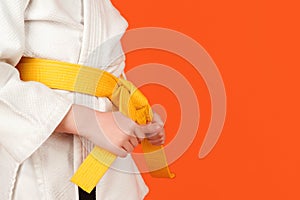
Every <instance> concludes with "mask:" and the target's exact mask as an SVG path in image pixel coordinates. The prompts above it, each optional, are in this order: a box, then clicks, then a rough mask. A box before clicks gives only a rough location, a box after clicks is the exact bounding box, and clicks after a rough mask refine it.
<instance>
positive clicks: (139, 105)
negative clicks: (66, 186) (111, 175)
mask: <svg viewBox="0 0 300 200" xmlns="http://www.w3.org/2000/svg"><path fill="white" fill-rule="evenodd" d="M17 69H18V70H19V72H20V77H21V79H22V80H23V81H37V82H41V83H43V84H45V85H46V86H48V87H50V88H53V89H61V90H68V91H73V92H79V93H84V94H89V95H93V96H97V97H107V98H109V99H110V101H111V102H112V103H113V104H114V105H115V106H116V107H118V109H119V111H120V112H121V113H123V114H124V115H125V116H127V117H129V118H131V119H132V120H133V121H135V122H136V123H138V124H146V123H148V122H151V121H152V110H151V107H150V105H149V103H148V100H147V99H146V97H145V96H144V95H143V94H142V93H141V92H140V91H139V90H138V89H137V88H136V87H135V86H134V85H133V84H132V83H131V82H129V81H127V80H124V79H121V78H117V77H115V76H113V75H112V74H110V73H108V72H106V71H103V70H100V69H97V68H92V67H87V66H82V65H78V64H71V63H66V62H60V61H53V60H46V59H38V58H27V57H23V58H22V59H21V61H20V62H19V64H18V65H17ZM142 149H143V152H144V156H145V160H146V164H147V167H148V169H149V171H150V174H151V175H152V176H154V177H163V178H173V177H174V174H173V173H171V172H170V170H169V167H168V164H167V161H166V156H165V153H164V149H163V146H154V145H152V144H151V143H150V142H148V140H147V139H144V140H143V141H142ZM115 159H116V155H114V154H112V153H110V152H108V151H106V150H104V149H101V148H100V147H95V148H94V149H93V150H92V151H91V153H90V154H89V155H88V156H87V158H86V159H85V160H84V162H83V163H82V164H81V165H80V167H79V169H78V170H77V172H76V173H75V174H74V175H73V177H72V179H71V181H72V182H73V183H75V184H76V185H78V186H79V187H81V188H82V189H83V190H85V191H86V192H91V191H92V190H93V188H94V187H95V186H96V185H97V183H98V182H99V181H100V179H101V178H102V176H103V175H104V174H105V172H106V171H107V170H108V168H109V167H110V165H111V164H112V163H113V162H114V160H115Z"/></svg>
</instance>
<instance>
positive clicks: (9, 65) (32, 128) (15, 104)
mask: <svg viewBox="0 0 300 200" xmlns="http://www.w3.org/2000/svg"><path fill="white" fill-rule="evenodd" d="M28 1H29V0H1V2H0V146H2V147H3V148H5V149H6V151H7V152H8V153H9V154H10V155H11V156H12V157H13V158H14V159H15V160H16V161H17V162H19V163H21V162H23V161H24V160H25V159H27V158H28V157H29V156H30V155H31V154H32V153H33V152H34V151H35V150H36V149H37V148H38V147H39V146H41V144H42V143H43V142H44V141H45V140H46V139H47V138H48V137H49V136H50V135H51V133H52V132H53V131H54V130H55V128H56V127H57V125H58V124H59V123H60V121H61V120H62V119H63V118H64V116H65V115H66V113H67V112H68V110H69V109H70V107H71V105H72V102H71V101H70V100H68V99H66V98H64V97H63V96H61V95H60V94H58V93H56V92H55V91H54V90H51V89H50V88H48V87H46V86H45V85H43V84H41V83H38V82H33V81H31V82H23V81H21V80H20V77H19V72H18V70H17V69H16V68H15V65H16V64H17V63H18V62H19V60H20V59H21V56H22V54H23V51H24V40H25V36H24V10H25V8H26V6H27V4H28Z"/></svg>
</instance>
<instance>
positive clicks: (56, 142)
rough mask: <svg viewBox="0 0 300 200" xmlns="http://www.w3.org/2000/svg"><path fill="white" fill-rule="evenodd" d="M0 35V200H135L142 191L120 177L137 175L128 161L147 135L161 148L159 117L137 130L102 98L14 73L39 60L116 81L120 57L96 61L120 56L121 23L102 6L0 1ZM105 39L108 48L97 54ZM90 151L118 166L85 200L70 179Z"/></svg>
mask: <svg viewBox="0 0 300 200" xmlns="http://www.w3.org/2000/svg"><path fill="white" fill-rule="evenodd" d="M0 27H1V28H0V177H1V178H0V188H1V192H0V199H1V200H10V199H15V200H23V199H31V200H40V199H49V200H59V199H61V200H66V199H75V200H77V199H80V200H83V199H101V200H108V199H109V200H114V199H128V200H140V199H143V198H144V197H145V195H146V194H147V192H148V188H147V186H146V185H145V183H144V181H143V179H142V178H141V176H140V174H138V173H137V174H134V173H128V171H130V172H136V171H138V170H137V168H136V165H135V163H134V162H133V160H132V158H131V156H130V154H129V153H130V152H132V151H133V150H134V148H135V146H136V145H137V144H138V141H140V140H141V139H142V138H143V137H144V136H145V135H148V134H149V135H152V136H151V138H149V140H150V142H151V143H153V144H155V145H160V144H162V143H163V142H164V137H165V136H164V130H163V128H162V125H161V119H160V118H159V116H158V115H154V116H155V118H154V120H153V123H150V124H148V125H145V126H139V125H137V124H136V123H134V122H133V121H132V120H130V119H129V118H127V117H125V116H124V115H122V114H121V113H119V112H112V108H111V107H112V106H111V103H110V101H109V100H108V99H107V98H104V97H102V98H101V97H95V96H91V95H87V94H81V93H74V92H70V91H65V90H59V89H50V88H49V87H47V86H45V85H43V84H42V83H39V82H34V81H28V82H24V81H22V80H20V76H19V71H18V70H17V69H16V68H15V66H16V65H17V64H18V62H19V61H20V59H21V57H32V58H44V59H51V60H58V61H64V62H68V63H75V64H81V65H87V64H88V65H89V66H91V67H96V68H100V69H102V70H106V71H108V72H111V73H112V74H113V75H115V76H117V77H119V76H120V75H121V74H122V72H123V69H124V57H122V58H121V59H118V60H116V61H115V62H111V63H114V64H113V65H109V66H105V65H103V64H105V63H103V60H106V61H107V60H110V59H111V58H113V57H114V56H115V55H114V53H115V52H120V51H122V48H121V45H120V41H119V40H120V37H118V35H122V34H123V33H124V32H125V30H126V28H127V22H126V20H125V19H124V18H123V17H122V16H121V15H120V13H119V12H118V11H117V10H116V9H115V8H114V7H113V5H112V4H111V2H110V1H109V0H63V1H58V0H1V3H0ZM110 38H115V40H113V42H114V43H113V44H114V45H104V47H105V48H104V49H101V51H98V50H97V48H98V47H99V46H101V44H103V43H104V42H105V41H106V40H108V39H110ZM93 52H97V55H92V56H94V57H93V59H92V60H93V62H87V61H88V60H91V59H90V56H91V54H92V53H93ZM74 116H76V120H75V117H74ZM94 144H95V145H97V146H99V147H102V148H104V149H106V150H108V151H110V152H112V153H114V154H116V155H117V156H119V158H117V160H116V161H115V162H114V163H113V166H112V168H110V169H109V170H108V171H107V173H106V174H105V175H104V177H103V178H102V179H101V181H100V182H99V184H98V185H97V187H96V190H94V191H93V192H92V193H91V194H90V195H89V194H87V193H84V192H83V191H82V190H78V187H77V186H76V185H74V184H73V183H71V182H70V178H71V177H72V175H73V174H74V172H75V171H76V170H77V168H78V167H79V165H80V164H81V163H82V162H83V160H84V158H85V157H86V156H87V155H88V153H89V152H90V151H91V149H92V148H93V145H94ZM121 157H122V158H121ZM122 169H126V170H124V171H122Z"/></svg>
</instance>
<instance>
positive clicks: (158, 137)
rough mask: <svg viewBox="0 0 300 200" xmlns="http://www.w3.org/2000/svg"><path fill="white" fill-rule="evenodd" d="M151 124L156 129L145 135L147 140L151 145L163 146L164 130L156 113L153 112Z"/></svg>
mask: <svg viewBox="0 0 300 200" xmlns="http://www.w3.org/2000/svg"><path fill="white" fill-rule="evenodd" d="M151 123H152V124H153V125H155V126H156V127H157V128H156V130H157V131H156V132H148V133H146V137H147V139H148V140H149V142H150V143H151V144H153V145H162V144H164V143H165V139H166V135H165V130H164V122H163V120H162V119H161V117H160V116H159V115H158V114H157V113H156V112H153V120H152V122H151Z"/></svg>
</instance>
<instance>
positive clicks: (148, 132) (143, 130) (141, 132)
mask: <svg viewBox="0 0 300 200" xmlns="http://www.w3.org/2000/svg"><path fill="white" fill-rule="evenodd" d="M162 129H163V126H162V125H160V124H158V123H156V122H154V123H149V124H146V125H139V126H136V128H135V130H134V133H135V135H136V137H138V138H140V139H144V138H148V137H151V136H153V135H156V134H157V132H159V131H161V130H162Z"/></svg>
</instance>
